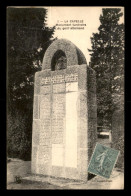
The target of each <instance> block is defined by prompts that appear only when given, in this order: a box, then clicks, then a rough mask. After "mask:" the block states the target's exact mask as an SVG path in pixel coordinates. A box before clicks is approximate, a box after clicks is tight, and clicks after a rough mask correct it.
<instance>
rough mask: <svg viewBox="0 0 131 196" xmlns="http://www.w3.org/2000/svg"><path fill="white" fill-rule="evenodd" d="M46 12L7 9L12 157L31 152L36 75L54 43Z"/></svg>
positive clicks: (31, 9)
mask: <svg viewBox="0 0 131 196" xmlns="http://www.w3.org/2000/svg"><path fill="white" fill-rule="evenodd" d="M46 14H47V10H46V9H43V8H35V9H34V8H8V11H7V44H8V45H7V46H8V47H7V57H8V62H7V76H8V81H7V87H8V114H9V115H8V135H9V137H8V142H9V144H8V145H9V146H8V151H9V154H10V155H12V156H16V155H17V156H22V157H24V155H21V153H24V152H27V153H26V154H28V151H29V152H30V150H31V149H30V148H31V130H32V112H33V92H34V74H35V72H37V71H39V70H41V66H42V59H43V56H44V53H45V51H46V49H47V47H48V46H49V45H50V44H51V43H52V41H53V37H52V36H53V33H54V27H53V28H48V27H46Z"/></svg>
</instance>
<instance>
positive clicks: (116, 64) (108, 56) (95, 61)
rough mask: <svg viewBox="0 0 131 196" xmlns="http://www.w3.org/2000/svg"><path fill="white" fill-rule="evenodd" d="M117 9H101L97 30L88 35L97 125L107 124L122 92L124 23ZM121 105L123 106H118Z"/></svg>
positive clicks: (109, 122)
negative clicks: (93, 74)
mask: <svg viewBox="0 0 131 196" xmlns="http://www.w3.org/2000/svg"><path fill="white" fill-rule="evenodd" d="M122 15H123V14H122V12H121V9H118V8H111V9H109V8H104V9H102V15H101V16H100V22H101V24H100V26H99V28H98V31H99V32H98V33H93V36H92V37H91V43H92V49H91V50H89V52H91V54H90V55H91V63H90V65H91V67H92V68H93V69H94V70H95V71H96V79H97V107H98V124H99V125H100V126H101V125H111V117H112V113H113V111H114V110H115V108H116V107H117V102H118V100H119V96H121V95H122V94H123V78H124V25H123V24H119V19H120V17H121V16H122ZM122 107H123V105H122Z"/></svg>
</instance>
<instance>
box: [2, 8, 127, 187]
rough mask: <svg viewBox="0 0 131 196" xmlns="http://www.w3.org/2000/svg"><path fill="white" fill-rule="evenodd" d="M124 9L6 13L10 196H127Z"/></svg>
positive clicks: (43, 10) (49, 9) (34, 9)
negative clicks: (31, 195) (107, 195)
mask: <svg viewBox="0 0 131 196" xmlns="http://www.w3.org/2000/svg"><path fill="white" fill-rule="evenodd" d="M124 17H125V9H124V7H120V6H114V7H113V6H110V7H109V6H108V7H107V6H103V7H102V6H96V7H95V6H92V7H91V6H79V7H75V6H74V7H73V6H72V7H69V6H40V7H39V6H35V7H33V6H8V7H6V27H7V30H6V42H7V59H6V60H7V131H6V134H7V137H6V145H7V161H6V165H7V181H6V188H7V189H8V190H37V189H38V190H39V189H41V190H50V189H51V190H76V189H79V190H123V189H124V135H125V131H124V67H125V65H124V55H125V51H124V50H125V27H124V26H125V24H124V23H125V18H124Z"/></svg>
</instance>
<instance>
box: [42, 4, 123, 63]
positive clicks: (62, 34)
mask: <svg viewBox="0 0 131 196" xmlns="http://www.w3.org/2000/svg"><path fill="white" fill-rule="evenodd" d="M45 8H47V9H48V14H47V26H48V27H52V26H55V25H56V24H71V25H72V24H86V26H84V30H83V29H73V30H71V29H64V30H63V27H65V26H59V27H61V30H60V29H56V30H55V33H54V37H57V38H58V39H61V38H65V39H68V40H70V41H71V42H72V43H74V44H75V45H76V46H77V47H78V48H79V49H80V50H81V51H82V52H83V54H84V55H85V57H86V60H87V64H89V62H90V55H89V52H88V49H91V40H90V37H92V33H97V32H98V27H99V26H100V21H99V17H100V15H101V14H102V7H45ZM104 8H106V7H104ZM112 8H113V7H112ZM120 8H121V11H122V12H123V13H124V8H123V7H120ZM70 20H72V22H70ZM73 20H75V21H76V20H77V22H75V21H73ZM78 20H79V22H78ZM80 21H83V23H81V22H80ZM122 22H124V16H123V17H121V20H120V23H122ZM66 27H69V28H70V26H66ZM73 27H76V26H73ZM77 27H78V26H77Z"/></svg>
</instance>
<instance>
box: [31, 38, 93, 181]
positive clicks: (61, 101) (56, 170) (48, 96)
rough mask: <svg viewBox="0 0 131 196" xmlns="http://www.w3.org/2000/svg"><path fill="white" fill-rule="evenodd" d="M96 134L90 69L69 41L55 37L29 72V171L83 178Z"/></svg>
mask: <svg viewBox="0 0 131 196" xmlns="http://www.w3.org/2000/svg"><path fill="white" fill-rule="evenodd" d="M96 135H97V108H96V79H95V72H94V70H92V69H91V68H90V67H89V66H88V65H87V62H86V59H85V57H84V55H83V53H82V52H81V51H80V50H79V49H78V48H77V47H76V46H75V45H74V44H73V43H72V42H70V41H68V40H66V39H58V40H56V41H54V42H53V43H52V44H51V45H50V46H49V47H48V49H47V51H46V53H45V55H44V58H43V64H42V71H40V72H37V73H36V74H35V83H34V106H33V133H32V173H33V174H41V175H47V176H54V177H58V178H59V177H61V178H68V179H75V180H82V181H87V178H88V172H87V168H88V164H89V160H90V157H91V155H92V152H93V150H94V147H95V144H96Z"/></svg>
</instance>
